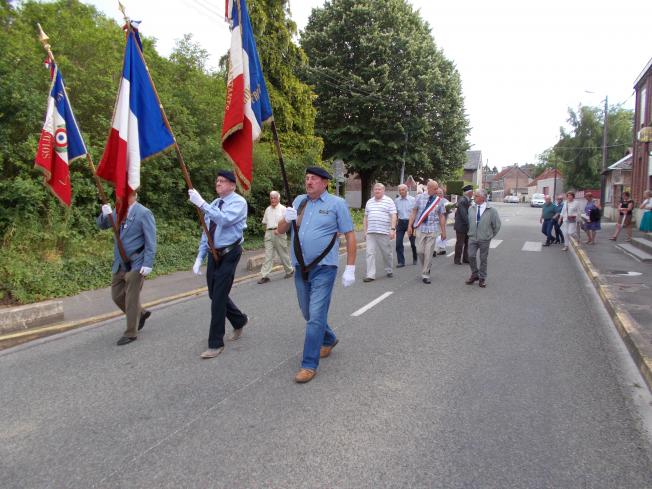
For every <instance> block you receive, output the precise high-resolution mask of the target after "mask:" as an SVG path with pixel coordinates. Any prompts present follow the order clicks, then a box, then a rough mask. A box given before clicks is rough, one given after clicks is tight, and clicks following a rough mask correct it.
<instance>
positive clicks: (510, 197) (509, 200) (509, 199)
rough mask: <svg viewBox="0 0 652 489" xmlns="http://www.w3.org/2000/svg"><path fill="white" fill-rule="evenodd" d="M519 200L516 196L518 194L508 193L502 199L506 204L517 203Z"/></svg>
mask: <svg viewBox="0 0 652 489" xmlns="http://www.w3.org/2000/svg"><path fill="white" fill-rule="evenodd" d="M520 201H521V200H520V199H519V198H518V195H508V196H506V197H505V198H504V199H503V202H506V203H508V204H518V203H519V202H520Z"/></svg>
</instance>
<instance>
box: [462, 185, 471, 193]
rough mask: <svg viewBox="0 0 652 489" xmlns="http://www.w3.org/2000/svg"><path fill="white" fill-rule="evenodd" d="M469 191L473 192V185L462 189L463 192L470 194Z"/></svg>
mask: <svg viewBox="0 0 652 489" xmlns="http://www.w3.org/2000/svg"><path fill="white" fill-rule="evenodd" d="M469 190H473V185H464V187H462V192H468V191H469Z"/></svg>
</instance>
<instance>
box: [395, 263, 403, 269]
mask: <svg viewBox="0 0 652 489" xmlns="http://www.w3.org/2000/svg"><path fill="white" fill-rule="evenodd" d="M404 266H405V263H399V264H398V265H396V268H403V267H404Z"/></svg>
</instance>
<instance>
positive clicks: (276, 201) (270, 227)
mask: <svg viewBox="0 0 652 489" xmlns="http://www.w3.org/2000/svg"><path fill="white" fill-rule="evenodd" d="M280 200H281V195H280V194H279V193H278V192H277V191H276V190H272V191H271V192H270V193H269V202H270V205H269V206H268V207H267V209H265V214H264V215H263V224H264V225H265V262H264V263H263V267H262V268H261V269H260V275H261V277H260V279H259V280H258V283H259V284H266V283H267V282H269V274H270V273H271V271H272V268H273V266H274V252H276V254H277V255H278V258H279V260H281V264H282V265H283V269H284V270H285V277H284V278H290V277H291V276H292V274H293V273H294V269H293V268H292V265H290V254H289V252H288V240H287V234H285V233H279V232H278V229H277V228H278V223H279V221H280V220H281V219H283V216H284V214H285V206H284V205H283V204H281V203H280Z"/></svg>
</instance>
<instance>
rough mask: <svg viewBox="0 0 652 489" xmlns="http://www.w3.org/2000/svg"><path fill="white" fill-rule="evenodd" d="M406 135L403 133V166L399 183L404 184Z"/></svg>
mask: <svg viewBox="0 0 652 489" xmlns="http://www.w3.org/2000/svg"><path fill="white" fill-rule="evenodd" d="M407 143H408V133H407V131H406V132H405V144H404V145H403V164H402V165H401V183H405V153H406V152H407Z"/></svg>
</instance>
